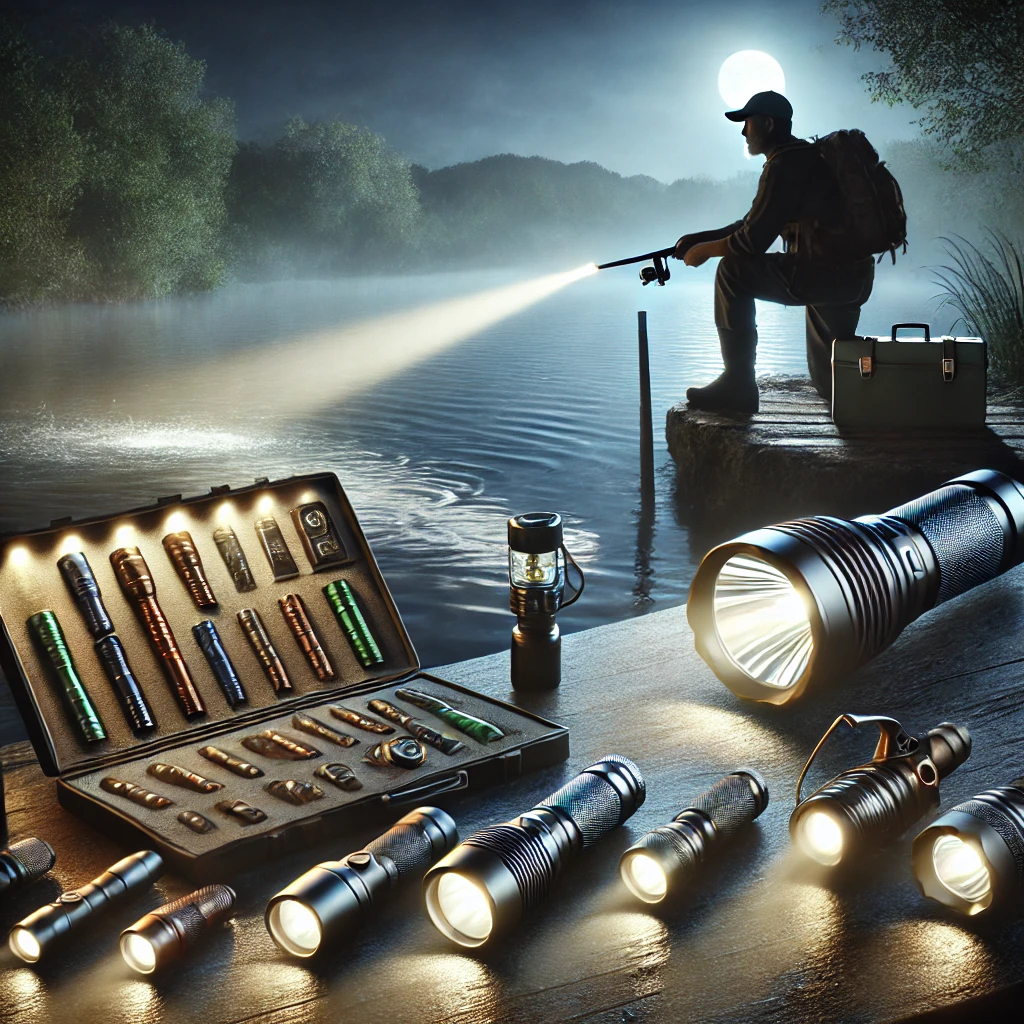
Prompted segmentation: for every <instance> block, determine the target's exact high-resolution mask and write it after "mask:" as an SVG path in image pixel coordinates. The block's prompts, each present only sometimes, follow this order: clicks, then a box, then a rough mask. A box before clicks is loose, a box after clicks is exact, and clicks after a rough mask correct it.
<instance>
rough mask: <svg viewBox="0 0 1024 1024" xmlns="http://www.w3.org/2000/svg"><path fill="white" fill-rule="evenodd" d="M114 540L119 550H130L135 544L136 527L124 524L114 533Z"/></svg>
mask: <svg viewBox="0 0 1024 1024" xmlns="http://www.w3.org/2000/svg"><path fill="white" fill-rule="evenodd" d="M114 540H115V542H116V543H117V546H118V547H119V548H129V547H132V546H134V544H135V527H134V526H132V525H131V524H130V523H122V524H121V525H120V526H119V527H118V528H117V529H116V530H115V531H114Z"/></svg>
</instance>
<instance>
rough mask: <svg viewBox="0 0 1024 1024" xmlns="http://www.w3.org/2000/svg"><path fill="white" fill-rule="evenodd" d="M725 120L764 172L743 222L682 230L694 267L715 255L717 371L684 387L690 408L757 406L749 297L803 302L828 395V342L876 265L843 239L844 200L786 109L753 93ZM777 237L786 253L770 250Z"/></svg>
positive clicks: (815, 368) (779, 99) (846, 320)
mask: <svg viewBox="0 0 1024 1024" xmlns="http://www.w3.org/2000/svg"><path fill="white" fill-rule="evenodd" d="M725 116H726V117H727V118H729V120H730V121H742V122H743V137H744V138H745V139H746V140H747V150H748V151H749V152H750V154H751V156H756V155H758V154H763V155H764V157H765V164H764V169H763V170H762V171H761V180H760V181H759V183H758V187H757V195H756V196H755V197H754V203H753V205H752V206H751V207H750V211H749V212H748V213H747V215H746V216H745V217H744V218H743V220H741V221H736V223H734V224H730V225H728V226H727V227H724V228H719V229H717V230H712V231H702V232H698V233H695V234H690V235H683V237H682V238H680V239H679V241H678V242H677V243H676V250H675V253H674V255H675V257H676V259H680V260H683V261H684V262H685V263H686V265H687V266H689V267H699V266H700V265H701V264H702V263H705V262H706V261H707V260H709V259H711V258H712V257H715V256H720V257H721V258H722V261H721V263H719V264H718V271H717V273H716V275H715V326H716V327H717V328H718V337H719V341H720V343H721V346H722V362H723V363H724V364H725V371H724V372H723V373H722V374H721V376H720V377H718V379H717V380H715V381H713V382H712V383H711V384H708V385H707V386H706V387H702V388H688V389H687V391H686V397H687V400H688V401H689V404H690V407H691V408H694V409H708V410H716V411H721V412H738V413H748V414H749V413H755V412H757V410H758V392H757V383H756V382H755V380H754V359H755V354H756V350H757V324H756V322H755V319H754V300H755V299H761V300H766V301H768V302H779V303H783V304H784V305H787V306H805V307H806V309H807V313H806V335H807V367H808V369H809V370H810V374H811V381H812V382H813V384H814V386H815V388H816V389H817V391H818V393H819V394H820V395H821V396H822V397H823V398H826V399H828V398H830V397H831V394H832V373H831V361H832V341H833V339H834V338H837V337H852V336H853V334H854V333H855V332H856V329H857V321H858V320H859V319H860V308H861V306H862V305H863V304H864V303H865V302H866V301H867V299H868V296H869V295H870V294H871V285H872V282H873V281H874V273H875V263H874V259H873V258H872V257H871V256H867V257H866V258H863V257H862V258H856V257H855V256H854V255H853V254H852V253H851V252H850V251H849V249H848V248H847V247H846V246H845V245H844V243H843V233H842V209H843V202H842V196H841V195H840V193H839V186H838V184H837V182H836V180H835V176H834V175H833V173H832V171H831V170H830V169H829V167H828V165H827V164H826V163H825V161H824V159H823V158H822V157H821V156H820V155H819V153H818V151H817V150H816V148H815V147H814V146H812V145H811V144H810V143H808V142H805V141H804V140H803V139H798V138H795V137H794V135H793V132H792V126H793V108H792V106H790V103H789V100H787V99H786V97H785V96H782V95H780V94H779V93H777V92H759V93H757V94H756V95H754V96H751V97H750V99H749V100H747V103H746V105H745V106H744V107H743V109H742V110H730V111H728V112H727V113H726V115H725ZM780 235H781V237H782V240H783V242H784V243H785V251H784V252H772V253H770V252H768V251H767V250H768V247H769V246H770V245H771V244H772V243H773V242H774V241H775V239H776V238H778V237H779V236H780Z"/></svg>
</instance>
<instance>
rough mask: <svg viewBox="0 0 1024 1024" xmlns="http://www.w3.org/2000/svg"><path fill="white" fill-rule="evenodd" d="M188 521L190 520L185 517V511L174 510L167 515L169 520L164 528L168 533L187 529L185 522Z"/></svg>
mask: <svg viewBox="0 0 1024 1024" xmlns="http://www.w3.org/2000/svg"><path fill="white" fill-rule="evenodd" d="M187 522H188V520H187V519H186V518H185V513H184V512H182V511H180V510H178V511H176V512H172V513H171V514H170V515H169V516H168V517H167V521H166V522H165V523H164V529H165V530H166V531H167V532H168V533H177V532H178V531H179V530H184V529H185V524H186V523H187Z"/></svg>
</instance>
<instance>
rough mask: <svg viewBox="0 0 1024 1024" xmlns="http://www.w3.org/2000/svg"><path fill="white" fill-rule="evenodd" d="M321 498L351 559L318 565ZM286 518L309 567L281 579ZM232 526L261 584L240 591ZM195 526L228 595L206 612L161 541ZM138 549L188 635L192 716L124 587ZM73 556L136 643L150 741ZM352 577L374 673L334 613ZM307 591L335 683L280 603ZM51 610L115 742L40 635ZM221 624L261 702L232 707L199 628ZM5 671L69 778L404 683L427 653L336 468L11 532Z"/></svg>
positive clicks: (6, 562) (5, 575)
mask: <svg viewBox="0 0 1024 1024" xmlns="http://www.w3.org/2000/svg"><path fill="white" fill-rule="evenodd" d="M313 501H321V502H323V503H324V505H325V506H326V508H327V511H328V514H329V516H330V518H331V520H332V521H333V524H334V526H335V528H336V529H337V531H338V533H339V535H340V537H341V540H342V542H343V545H344V547H345V548H346V551H347V555H348V558H347V560H345V561H344V562H343V563H341V564H338V565H336V566H335V567H333V568H327V569H324V570H321V571H319V572H314V571H313V569H312V566H311V563H310V559H309V558H308V557H307V554H306V551H305V549H304V547H303V545H302V542H301V541H300V537H299V533H298V528H297V526H296V524H295V523H293V521H292V517H291V515H290V512H291V510H292V509H293V508H296V507H297V506H299V505H301V504H305V503H308V502H313ZM268 515H270V516H273V517H274V518H275V519H276V520H277V524H278V526H279V527H280V529H281V532H282V534H283V535H284V537H285V541H286V543H287V545H288V547H289V549H290V551H291V554H292V557H293V559H294V560H295V564H296V566H297V567H298V569H299V574H298V575H297V576H295V577H294V578H291V579H284V580H281V581H278V582H275V581H274V578H273V573H272V571H271V567H270V563H269V561H268V559H267V557H266V556H265V554H264V550H263V548H262V546H261V543H260V540H259V538H258V536H257V533H256V531H255V529H254V525H253V524H254V522H255V520H256V519H259V518H262V517H265V516H268ZM222 522H226V523H229V524H230V525H231V526H232V527H233V528H234V530H235V533H236V534H237V536H238V539H239V541H240V543H241V546H242V549H243V550H244V552H245V554H246V557H247V560H248V563H249V565H250V567H251V569H252V572H253V575H254V577H255V580H256V583H257V587H256V589H255V590H252V591H250V592H245V593H239V592H238V591H236V589H235V586H234V583H233V581H232V576H231V574H230V573H229V571H228V568H227V566H226V564H225V562H224V560H223V559H222V558H221V555H220V553H219V551H218V549H217V546H216V545H215V544H214V541H213V530H214V528H215V527H216V526H218V525H220V524H221V523H222ZM181 530H187V531H188V532H189V533H191V535H192V538H193V541H194V543H195V547H196V549H197V550H198V552H199V554H200V556H201V558H202V561H203V566H204V569H205V572H206V576H207V578H208V580H209V581H210V584H211V586H212V588H213V591H214V594H215V595H216V597H217V600H218V606H217V607H216V608H205V609H201V608H198V607H197V606H196V605H195V604H194V603H193V601H192V598H191V597H190V595H189V594H188V592H187V591H186V589H185V586H184V585H183V583H182V581H181V580H180V578H179V577H178V575H177V573H176V571H175V569H174V566H173V565H172V563H171V561H170V559H169V557H168V555H167V554H166V553H165V551H164V548H163V545H162V538H163V536H164V535H165V534H167V533H169V532H176V531H181ZM123 546H137V547H138V548H139V549H140V551H141V552H142V555H143V557H144V558H145V559H146V562H147V564H148V566H149V569H150V572H151V573H152V576H153V580H154V582H155V584H156V592H157V600H158V601H159V603H160V606H161V607H162V609H163V611H164V613H165V615H166V618H167V620H168V622H169V623H170V625H171V628H172V630H173V632H174V634H175V637H176V639H177V643H178V646H179V648H180V649H181V651H182V654H183V655H184V658H185V661H186V663H187V665H188V668H189V670H190V672H191V674H192V678H193V680H194V682H195V684H196V687H197V689H198V690H199V692H200V694H201V696H202V698H203V701H204V703H205V704H206V707H207V714H206V715H205V716H204V717H202V718H199V719H197V720H193V721H192V722H187V721H186V720H185V718H184V716H183V714H182V713H181V711H180V709H179V707H178V704H177V702H176V700H175V698H174V696H173V695H172V693H171V690H170V688H169V686H168V684H167V682H166V680H165V678H164V675H163V671H162V669H161V665H160V661H159V659H158V658H157V656H156V655H155V654H154V652H153V650H152V648H151V647H150V644H149V642H148V639H147V635H146V633H145V631H144V629H143V627H142V625H141V624H140V621H139V619H138V617H137V616H136V614H135V612H134V609H133V607H132V605H131V604H130V603H129V601H128V600H127V598H126V597H125V596H124V594H123V593H122V591H121V588H120V586H119V584H118V582H117V579H116V577H115V575H114V572H113V569H112V568H111V565H110V561H109V555H110V552H111V551H113V550H115V549H116V548H119V547H123ZM69 551H83V552H85V554H86V556H87V558H88V560H89V563H90V565H91V567H92V571H93V573H94V575H95V577H96V580H97V582H98V583H99V586H100V590H101V593H102V598H103V603H104V604H105V606H106V608H107V610H108V612H109V613H110V616H111V618H112V620H113V624H114V627H115V630H116V633H117V635H118V636H119V637H120V638H121V640H122V643H123V644H124V647H125V650H126V653H127V655H128V659H129V662H130V664H131V667H132V670H133V672H134V674H135V676H136V679H137V680H138V682H139V685H140V686H141V688H142V690H143V692H144V693H145V696H146V699H147V701H148V702H149V705H150V707H151V708H152V710H153V713H154V717H155V718H156V720H157V728H156V729H155V730H153V731H152V732H151V733H149V734H147V735H143V736H141V737H140V736H138V735H136V734H134V733H133V732H132V731H131V729H130V728H129V727H128V724H127V722H126V721H125V718H124V716H123V714H122V712H121V708H120V705H119V704H118V702H117V699H116V697H115V694H114V692H113V689H112V687H111V685H110V683H109V682H108V681H107V679H106V677H105V676H104V674H103V672H102V669H101V667H100V662H99V660H98V659H97V657H96V656H95V652H94V649H93V647H94V640H93V638H92V637H91V636H90V635H89V632H88V631H87V629H86V627H85V622H84V620H83V618H82V615H81V614H80V612H79V610H78V607H77V606H76V605H75V603H74V601H73V600H72V598H71V595H70V593H69V592H68V589H67V587H66V586H65V584H64V581H63V579H62V578H61V575H60V572H59V571H58V569H57V560H58V559H59V558H60V557H61V555H63V554H65V553H67V552H69ZM336 579H345V580H347V581H348V582H349V584H350V585H351V587H352V588H353V590H354V591H355V593H356V596H357V600H358V602H359V604H360V606H361V609H362V611H363V613H364V616H365V618H366V621H367V622H368V623H369V625H370V628H371V631H372V632H373V634H374V637H375V639H376V641H377V643H378V645H379V647H380V650H381V652H382V654H383V656H384V661H383V664H382V665H380V666H376V667H374V668H369V669H367V668H364V667H363V666H362V665H361V664H360V662H359V660H358V659H357V657H356V655H355V653H354V652H353V650H352V648H351V646H350V644H349V643H348V641H347V639H346V637H345V635H344V633H343V631H342V628H341V627H340V626H339V624H338V623H337V622H336V621H335V618H334V615H333V612H332V611H331V608H330V605H329V603H328V601H327V599H326V598H325V597H324V595H323V594H322V593H321V589H322V587H324V586H325V585H326V584H327V583H330V582H332V581H333V580H336ZM292 593H297V594H300V595H301V596H302V598H303V601H304V603H305V606H306V609H307V611H308V613H309V616H310V619H311V621H312V624H313V626H314V628H315V630H316V632H317V635H318V637H319V639H320V642H321V644H322V646H323V649H324V651H325V652H326V653H327V655H328V657H329V658H330V660H331V662H332V664H333V665H334V667H335V670H336V671H337V678H336V679H335V680H333V681H332V682H329V683H321V682H319V681H318V680H317V678H316V676H315V675H314V673H313V671H312V669H311V667H310V665H309V664H308V663H307V662H306V660H305V656H304V655H303V653H302V651H301V649H300V648H299V645H298V643H297V641H296V639H295V637H294V636H293V635H292V633H291V631H290V629H289V628H288V626H287V624H286V622H285V620H284V618H283V616H282V613H281V611H280V609H279V607H278V598H280V597H283V596H284V595H286V594H292ZM43 608H49V609H52V610H53V612H54V613H55V614H56V615H57V618H58V619H59V620H60V623H61V627H62V629H63V632H64V635H65V637H66V639H67V643H68V647H69V649H70V651H71V653H72V656H73V658H74V660H75V664H76V667H77V668H78V671H79V675H80V677H81V678H82V681H83V682H84V683H85V686H86V689H87V690H88V692H89V695H90V697H91V699H92V701H93V703H94V705H95V706H96V708H97V710H98V711H99V714H100V717H101V718H102V720H103V723H104V726H105V728H106V732H107V739H105V740H103V741H101V742H96V743H86V742H85V741H84V740H83V739H82V738H81V737H80V735H79V733H78V732H77V730H76V728H75V726H74V723H73V722H71V721H70V719H69V717H68V715H67V713H66V711H65V708H64V705H63V703H62V701H61V698H60V695H59V693H58V689H57V686H56V685H55V681H54V678H53V676H52V674H51V672H50V670H49V669H48V668H47V667H46V666H45V664H44V661H43V656H42V655H41V653H40V651H39V650H38V649H37V646H36V644H34V643H33V642H32V640H31V636H30V633H29V630H28V627H27V620H28V618H29V616H31V615H32V614H33V613H35V612H37V611H39V610H41V609H43ZM243 608H256V609H257V610H258V611H259V613H260V616H261V617H262V619H263V622H264V625H265V626H266V628H267V630H268V632H269V633H270V636H271V639H272V641H273V643H274V646H275V648H276V649H277V651H278V653H279V655H280V657H281V658H282V660H283V661H284V663H285V665H286V667H287V669H288V673H289V676H290V677H291V679H292V681H293V683H294V685H295V689H294V692H293V693H292V694H291V695H287V696H281V697H279V696H277V695H276V694H275V693H274V690H273V689H272V687H271V685H270V683H269V681H268V680H267V678H266V677H265V676H264V674H263V672H262V669H261V668H260V665H259V662H258V661H257V659H256V656H255V654H254V653H253V651H252V649H251V648H250V647H249V645H248V642H247V641H246V639H245V637H244V635H243V634H242V631H241V629H240V627H239V626H238V623H237V621H236V613H237V612H238V611H239V610H241V609H243ZM203 619H212V620H213V621H214V622H215V624H216V626H217V629H218V631H219V633H220V636H221V639H222V641H223V642H224V645H225V647H226V648H227V650H228V653H229V655H230V657H231V659H232V661H233V663H234V665H235V667H236V669H237V671H238V674H239V677H240V679H241V680H242V683H243V685H244V687H245V689H246V692H247V694H248V697H249V702H248V704H244V705H241V706H239V708H237V709H235V710H232V709H231V708H230V707H229V705H228V703H227V701H226V699H225V697H224V695H223V693H222V691H221V690H220V687H219V686H218V684H217V682H216V680H215V678H214V676H213V673H212V671H211V670H210V667H209V665H208V664H207V662H206V659H205V658H204V656H203V655H202V653H201V651H200V649H199V647H198V645H197V643H196V641H195V639H194V638H193V636H192V629H191V627H192V626H193V625H195V624H196V623H198V622H200V621H202V620H203ZM0 666H2V667H3V671H4V673H5V675H6V677H7V680H8V683H9V685H10V688H11V691H12V693H13V696H14V699H15V702H16V703H17V705H18V708H19V710H20V712H21V715H22V718H23V719H24V720H25V725H26V728H27V730H28V734H29V738H30V739H31V741H32V745H33V747H34V749H35V751H36V754H37V756H38V758H39V763H40V765H41V767H42V769H43V771H44V772H45V773H46V774H47V775H63V774H65V773H67V772H70V771H81V770H83V769H88V768H90V767H92V766H98V765H103V764H107V763H111V764H112V763H116V762H117V761H123V760H126V759H128V758H133V757H138V756H139V755H140V754H143V753H146V752H150V751H151V752H153V753H155V752H157V751H159V750H161V749H169V748H172V747H175V746H177V745H179V744H181V743H183V742H189V743H194V742H196V741H198V740H201V739H205V738H206V737H212V736H216V735H217V734H218V733H220V732H224V731H227V730H231V729H235V728H237V727H238V726H240V725H244V724H248V723H250V722H252V723H256V722H260V721H263V720H266V719H269V718H273V717H275V716H279V715H281V714H282V713H284V712H286V711H288V710H290V709H291V708H292V707H294V708H296V709H298V708H300V707H303V706H306V705H308V704H311V703H319V702H322V701H323V700H324V699H325V698H327V697H330V696H332V695H337V696H339V697H341V696H343V695H344V694H345V693H346V692H347V691H348V690H350V689H353V688H356V687H360V686H363V685H365V684H366V683H368V682H372V681H374V680H380V681H387V680H390V679H396V678H400V677H402V676H404V675H406V674H409V673H411V672H413V671H415V670H416V669H418V668H419V659H418V658H417V655H416V651H415V649H414V647H413V645H412V641H411V639H410V638H409V635H408V633H407V632H406V629H405V626H404V624H403V622H402V618H401V616H400V614H399V612H398V609H397V607H396V606H395V603H394V600H393V599H392V597H391V593H390V591H389V590H388V587H387V584H386V583H385V581H384V577H383V576H382V575H381V572H380V569H379V567H378V566H377V562H376V560H375V559H374V557H373V552H372V551H371V550H370V546H369V544H368V543H367V541H366V538H365V536H364V535H363V532H362V529H361V528H360V526H359V521H358V519H357V518H356V515H355V512H354V511H353V509H352V506H351V504H350V503H349V501H348V498H347V497H346V495H345V492H344V489H343V488H342V486H341V483H340V481H339V480H338V478H337V476H336V475H335V474H334V473H318V474H310V475H305V476H296V477H290V478H288V479H284V480H278V481H275V482H273V483H271V482H269V481H267V480H265V479H264V480H257V481H256V482H255V483H254V484H253V485H251V486H248V487H242V488H238V489H232V488H230V487H227V486H222V487H213V488H211V490H210V493H209V494H204V495H199V496H196V497H193V498H186V499H182V498H181V496H180V495H174V496H172V497H169V498H162V499H159V500H158V501H157V502H156V503H155V504H153V505H148V506H145V507H142V508H136V509H131V510H129V511H127V512H122V513H118V514H115V515H106V516H97V517H93V518H89V519H81V520H75V521H72V520H70V519H68V520H60V521H57V522H55V523H53V524H51V525H50V526H49V527H46V528H44V529H40V530H35V531H32V532H30V533H23V534H20V535H14V536H7V537H5V538H4V539H3V540H2V541H0Z"/></svg>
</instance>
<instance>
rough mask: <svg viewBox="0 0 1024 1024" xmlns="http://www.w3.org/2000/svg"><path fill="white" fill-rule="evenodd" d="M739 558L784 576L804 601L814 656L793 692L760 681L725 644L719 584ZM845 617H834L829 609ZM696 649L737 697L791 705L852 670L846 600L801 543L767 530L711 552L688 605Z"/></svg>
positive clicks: (817, 558) (824, 567) (830, 575)
mask: <svg viewBox="0 0 1024 1024" xmlns="http://www.w3.org/2000/svg"><path fill="white" fill-rule="evenodd" d="M736 555H747V556H748V557H752V558H757V559H760V560H761V561H762V562H765V563H766V564H767V565H769V566H771V567H772V568H773V569H776V570H777V571H778V572H780V573H782V575H783V576H785V577H786V579H787V580H788V581H789V583H790V584H791V586H792V587H793V589H794V590H795V591H796V593H797V594H798V595H799V597H800V599H801V601H802V602H803V605H804V610H805V612H806V614H807V621H808V623H809V624H810V627H811V652H810V655H809V656H808V659H807V664H806V666H805V667H804V670H803V672H802V673H801V674H800V676H799V678H798V679H797V680H796V682H794V683H793V684H791V685H790V686H788V687H780V686H775V685H773V684H771V683H766V682H763V681H762V680H760V679H755V678H754V677H753V676H751V675H750V674H749V673H747V672H746V671H744V670H743V669H742V668H741V667H740V666H739V664H738V662H737V661H736V659H735V658H734V657H733V655H732V654H731V652H730V651H729V650H728V648H727V647H726V645H725V643H724V642H723V641H722V638H721V635H720V633H719V630H718V624H717V622H716V619H715V584H716V583H717V581H718V577H719V575H720V574H721V571H722V569H723V568H724V567H725V564H726V562H728V561H729V560H730V559H731V558H733V557H734V556H736ZM830 607H832V608H836V609H837V610H839V612H840V614H838V615H832V616H829V615H828V612H827V609H828V608H830ZM686 618H687V621H688V622H689V624H690V628H691V629H692V630H693V638H694V646H695V647H696V649H697V653H698V654H699V655H700V656H701V657H702V658H703V659H704V661H705V662H706V663H707V664H708V666H709V667H710V668H711V670H712V671H713V672H714V673H715V675H716V676H717V677H718V678H719V679H720V680H721V681H722V682H723V683H725V685H726V686H727V687H728V688H729V689H730V690H732V692H733V693H735V694H736V695H737V696H738V697H747V698H750V699H751V700H757V701H763V702H765V703H769V704H787V703H788V702H789V701H791V700H795V699H796V698H797V697H799V696H800V695H801V694H802V693H803V692H804V690H806V689H807V686H808V685H809V684H810V682H811V680H812V679H815V678H818V677H820V676H823V675H825V674H827V673H828V672H829V671H830V670H831V669H832V667H833V666H841V665H843V664H844V663H845V664H846V665H849V661H850V658H849V654H850V653H852V650H853V644H852V639H853V637H852V630H851V627H850V615H849V611H848V604H847V598H846V595H845V594H844V593H843V590H842V589H841V587H840V584H839V582H838V580H837V579H836V576H835V575H834V574H833V573H832V572H831V571H830V570H829V569H828V566H827V565H826V564H825V563H824V561H823V560H822V558H821V556H820V555H819V554H818V553H817V552H815V551H814V550H813V549H812V548H811V547H810V546H809V545H807V544H805V543H804V542H803V541H802V540H801V539H800V538H799V537H795V536H792V535H790V534H788V533H783V532H782V531H781V530H776V529H773V528H772V527H770V526H769V527H764V528H763V529H760V530H754V531H752V532H751V533H745V534H743V535H742V536H741V537H737V538H736V539H735V540H731V541H727V542H726V543H725V544H719V545H718V546H717V547H715V548H712V549H711V551H709V552H708V553H707V554H706V555H705V556H704V558H703V560H702V561H701V563H700V566H699V567H698V569H697V572H696V574H695V575H694V577H693V582H692V583H691V585H690V593H689V597H688V599H687V604H686Z"/></svg>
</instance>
